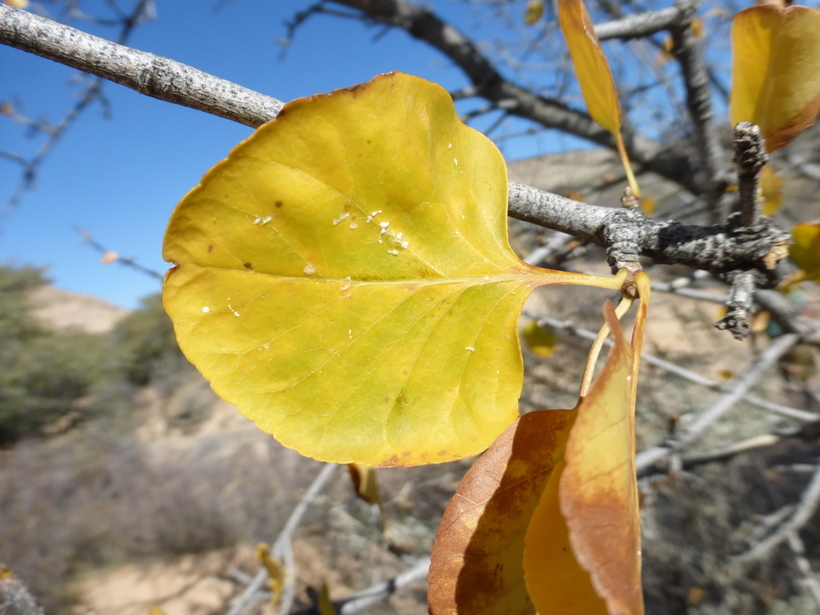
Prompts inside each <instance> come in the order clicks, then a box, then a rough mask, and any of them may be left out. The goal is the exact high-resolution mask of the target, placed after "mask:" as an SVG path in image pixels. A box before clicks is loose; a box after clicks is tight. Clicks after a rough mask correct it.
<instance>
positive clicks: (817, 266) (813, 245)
mask: <svg viewBox="0 0 820 615" xmlns="http://www.w3.org/2000/svg"><path fill="white" fill-rule="evenodd" d="M792 238H794V244H793V245H792V246H791V247H790V248H789V258H790V259H791V260H792V262H793V263H794V264H795V265H797V266H798V267H800V269H801V270H802V271H803V273H804V277H803V279H807V280H812V281H815V282H820V222H807V223H805V224H798V225H797V226H795V227H794V228H793V229H792Z"/></svg>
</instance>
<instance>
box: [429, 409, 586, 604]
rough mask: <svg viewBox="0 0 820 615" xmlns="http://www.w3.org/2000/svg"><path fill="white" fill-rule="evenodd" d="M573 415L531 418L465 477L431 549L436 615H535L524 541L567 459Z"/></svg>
mask: <svg viewBox="0 0 820 615" xmlns="http://www.w3.org/2000/svg"><path fill="white" fill-rule="evenodd" d="M575 415H576V411H575V410H540V411H536V412H529V413H527V414H525V415H524V416H522V417H521V418H519V419H518V420H517V421H516V422H515V423H513V424H512V425H511V426H510V427H509V428H508V429H507V430H506V431H505V432H504V433H503V434H501V435H500V436H499V437H498V439H497V440H496V441H495V442H494V443H493V445H492V446H491V447H490V448H489V449H488V450H487V452H486V453H484V455H482V456H481V458H480V459H479V460H478V461H476V462H475V464H473V467H472V468H470V470H469V471H468V472H467V474H466V475H465V476H464V478H463V479H462V481H461V483H460V484H459V486H458V489H457V490H456V493H455V495H454V496H453V499H452V500H450V503H449V504H448V505H447V509H446V510H445V511H444V518H443V519H442V522H441V525H440V526H439V530H438V533H437V534H436V542H435V544H434V545H433V552H432V554H431V558H430V559H431V561H430V574H429V581H430V589H429V592H428V596H427V600H428V603H429V605H430V614H431V615H444V614H452V613H458V615H532V613H533V612H534V609H533V606H532V601H531V600H530V598H529V596H528V593H527V588H526V586H525V584H524V567H523V558H524V536H525V535H526V533H527V526H528V525H529V523H530V518H531V517H532V514H533V511H534V510H535V508H536V506H538V501H539V498H540V497H541V493H542V492H543V491H544V488H545V487H546V484H547V481H548V480H549V477H550V474H551V473H552V471H553V468H555V466H556V464H557V463H558V462H559V461H560V460H561V458H562V457H563V455H564V447H565V445H566V441H567V437H568V436H569V430H570V428H571V427H572V424H573V421H574V420H575ZM542 612H543V613H550V612H555V613H558V611H542ZM562 615H568V614H562Z"/></svg>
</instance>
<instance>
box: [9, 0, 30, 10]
mask: <svg viewBox="0 0 820 615" xmlns="http://www.w3.org/2000/svg"><path fill="white" fill-rule="evenodd" d="M4 2H5V3H6V4H8V5H9V6H13V7H14V8H17V9H24V8H27V7H28V0H4Z"/></svg>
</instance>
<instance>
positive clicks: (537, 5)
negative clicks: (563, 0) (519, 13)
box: [524, 0, 544, 25]
mask: <svg viewBox="0 0 820 615" xmlns="http://www.w3.org/2000/svg"><path fill="white" fill-rule="evenodd" d="M543 15H544V2H543V0H528V1H527V11H526V13H524V23H525V24H527V25H532V24H534V23H535V22H537V21H538V20H539V19H541V17H542V16H543Z"/></svg>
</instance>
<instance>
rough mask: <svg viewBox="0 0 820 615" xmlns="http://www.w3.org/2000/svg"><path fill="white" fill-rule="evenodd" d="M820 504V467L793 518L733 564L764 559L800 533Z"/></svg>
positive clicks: (738, 557)
mask: <svg viewBox="0 0 820 615" xmlns="http://www.w3.org/2000/svg"><path fill="white" fill-rule="evenodd" d="M818 504H820V465H818V466H817V467H816V468H815V472H814V475H813V476H812V479H811V481H810V482H809V484H808V486H807V487H806V490H805V491H804V492H803V496H802V497H801V498H800V504H799V505H798V507H797V508H796V509H795V511H794V514H793V515H792V516H791V518H790V519H789V520H788V521H786V522H785V523H784V524H783V525H782V526H780V528H779V529H778V530H777V531H776V532H774V533H773V534H771V535H770V536H769V537H768V538H766V539H765V540H763V541H761V542H759V543H758V544H756V545H755V546H754V547H752V548H751V549H749V550H748V551H747V552H746V553H743V554H741V555H738V556H737V557H735V558H734V559H733V560H732V561H733V563H735V564H747V563H749V562H752V561H755V560H759V559H760V558H762V557H764V556H765V555H766V554H767V553H768V552H769V551H771V550H772V549H774V548H775V547H777V546H778V545H780V544H781V543H782V542H783V541H784V540H787V539H788V538H789V535H790V534H792V533H795V532H799V531H800V529H801V528H802V527H803V526H804V525H806V523H808V522H809V520H810V519H811V518H812V517H813V516H814V513H815V511H816V510H817V505H818Z"/></svg>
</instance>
